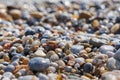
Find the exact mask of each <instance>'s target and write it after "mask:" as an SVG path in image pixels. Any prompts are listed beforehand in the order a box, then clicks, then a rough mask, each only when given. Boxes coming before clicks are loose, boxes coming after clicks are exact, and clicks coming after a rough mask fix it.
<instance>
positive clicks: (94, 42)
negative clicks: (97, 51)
mask: <svg viewBox="0 0 120 80" xmlns="http://www.w3.org/2000/svg"><path fill="white" fill-rule="evenodd" d="M89 43H90V44H91V45H93V46H95V47H100V46H102V45H103V44H107V41H106V40H101V39H98V38H91V39H90V41H89Z"/></svg>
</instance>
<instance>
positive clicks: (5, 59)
mask: <svg viewBox="0 0 120 80" xmlns="http://www.w3.org/2000/svg"><path fill="white" fill-rule="evenodd" d="M3 59H4V61H7V62H9V61H10V58H9V56H8V55H7V54H4V55H3Z"/></svg>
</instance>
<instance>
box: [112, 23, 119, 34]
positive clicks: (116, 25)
mask: <svg viewBox="0 0 120 80" xmlns="http://www.w3.org/2000/svg"><path fill="white" fill-rule="evenodd" d="M119 29H120V25H119V24H115V25H114V26H113V27H112V28H111V32H112V33H116V32H117V31H118V30H119Z"/></svg>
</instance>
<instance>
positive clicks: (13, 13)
mask: <svg viewBox="0 0 120 80" xmlns="http://www.w3.org/2000/svg"><path fill="white" fill-rule="evenodd" d="M10 15H11V16H12V18H13V19H20V18H21V11H20V10H18V9H13V10H11V11H10Z"/></svg>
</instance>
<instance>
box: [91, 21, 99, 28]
mask: <svg viewBox="0 0 120 80" xmlns="http://www.w3.org/2000/svg"><path fill="white" fill-rule="evenodd" d="M99 25H100V24H99V22H98V20H93V22H92V26H93V28H94V29H96V28H98V27H99Z"/></svg>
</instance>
